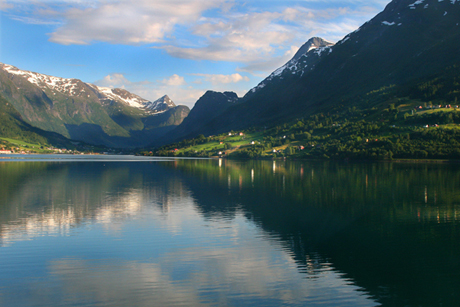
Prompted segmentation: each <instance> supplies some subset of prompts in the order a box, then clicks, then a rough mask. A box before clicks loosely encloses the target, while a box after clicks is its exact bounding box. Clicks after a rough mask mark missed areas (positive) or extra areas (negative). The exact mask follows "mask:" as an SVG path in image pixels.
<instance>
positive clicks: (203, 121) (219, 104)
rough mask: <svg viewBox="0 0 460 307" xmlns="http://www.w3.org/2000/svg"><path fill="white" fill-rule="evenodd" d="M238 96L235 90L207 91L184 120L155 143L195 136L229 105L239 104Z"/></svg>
mask: <svg viewBox="0 0 460 307" xmlns="http://www.w3.org/2000/svg"><path fill="white" fill-rule="evenodd" d="M238 101H239V98H238V96H237V95H236V94H235V93H233V92H224V93H219V92H214V91H207V92H206V93H205V94H204V95H203V96H202V97H201V98H200V99H198V101H197V102H196V103H195V106H194V107H193V109H192V110H191V111H190V114H189V115H188V116H187V118H185V119H184V121H183V122H182V123H181V124H180V125H179V126H178V127H177V128H175V129H174V130H172V131H171V132H170V133H168V134H166V135H165V136H164V137H163V138H161V139H159V141H157V142H154V144H166V143H171V142H173V141H176V140H179V139H182V138H187V137H193V136H194V135H196V134H197V132H199V131H201V130H202V129H203V128H204V127H206V125H207V124H209V122H211V121H212V120H213V119H215V118H216V117H217V116H219V115H220V114H222V113H223V112H224V111H225V110H227V109H228V108H229V107H231V106H233V105H235V104H237V103H238Z"/></svg>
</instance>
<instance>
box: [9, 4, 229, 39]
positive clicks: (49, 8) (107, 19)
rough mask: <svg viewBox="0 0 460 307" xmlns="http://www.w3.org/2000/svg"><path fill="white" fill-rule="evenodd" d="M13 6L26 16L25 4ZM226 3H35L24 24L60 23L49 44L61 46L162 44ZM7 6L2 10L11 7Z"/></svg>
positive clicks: (23, 19)
mask: <svg viewBox="0 0 460 307" xmlns="http://www.w3.org/2000/svg"><path fill="white" fill-rule="evenodd" d="M13 3H16V8H17V9H18V10H21V12H22V13H24V10H26V9H24V4H23V3H22V1H19V2H15V1H13ZM223 3H224V0H213V1H208V0H155V1H149V0H136V1H131V0H119V1H110V0H106V1H62V0H61V1H36V2H33V3H31V4H30V7H29V8H28V9H27V11H28V14H30V15H32V17H24V16H23V17H21V21H23V22H26V23H35V24H38V23H48V24H49V23H56V22H57V21H59V23H60V26H59V27H57V29H56V30H55V31H53V32H52V33H50V34H49V35H50V41H51V42H55V43H58V44H64V45H71V44H77V45H84V44H90V43H93V42H107V43H112V44H128V45H137V44H151V43H158V42H163V41H164V40H165V38H166V37H167V36H168V35H172V34H173V33H174V30H175V28H176V26H180V25H190V24H193V23H194V22H196V21H197V20H198V19H199V18H200V17H201V15H202V13H203V12H204V11H207V10H209V9H212V8H217V7H219V6H221V5H222V4H223ZM6 5H7V4H2V6H1V7H2V8H3V7H5V8H8V9H11V8H12V7H11V4H9V5H8V7H7V6H6ZM63 7H64V9H63ZM18 18H20V17H18ZM50 18H52V20H50Z"/></svg>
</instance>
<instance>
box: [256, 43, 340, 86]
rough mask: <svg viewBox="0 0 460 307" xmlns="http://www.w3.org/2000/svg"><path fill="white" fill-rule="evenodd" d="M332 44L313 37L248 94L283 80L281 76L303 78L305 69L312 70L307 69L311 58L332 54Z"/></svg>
mask: <svg viewBox="0 0 460 307" xmlns="http://www.w3.org/2000/svg"><path fill="white" fill-rule="evenodd" d="M333 45H334V43H331V42H328V41H326V40H323V39H322V38H319V37H314V38H311V39H310V40H308V41H307V42H306V43H305V44H304V45H303V46H302V47H301V48H300V49H299V51H297V53H296V54H295V55H294V57H293V58H292V59H291V60H289V61H288V62H287V63H286V64H284V65H283V66H281V67H280V68H278V69H276V70H275V71H274V72H272V73H271V74H270V75H269V76H268V77H267V78H266V79H265V80H263V81H262V82H260V83H259V84H258V85H257V86H256V87H254V88H253V89H251V90H250V91H249V93H255V92H256V91H258V90H260V89H262V88H264V87H265V86H266V85H267V84H268V83H269V82H271V81H273V80H275V79H283V74H285V73H290V74H291V75H298V76H303V74H304V73H305V71H306V70H307V69H312V67H309V66H310V65H309V62H311V58H312V57H314V58H318V57H320V56H322V55H323V53H330V52H332V48H331V47H332V46H333Z"/></svg>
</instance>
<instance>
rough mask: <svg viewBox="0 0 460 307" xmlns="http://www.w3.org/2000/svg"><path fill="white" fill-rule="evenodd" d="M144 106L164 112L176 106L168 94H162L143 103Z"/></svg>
mask: <svg viewBox="0 0 460 307" xmlns="http://www.w3.org/2000/svg"><path fill="white" fill-rule="evenodd" d="M144 107H145V108H146V109H148V110H150V111H155V112H165V111H167V110H169V109H171V108H174V107H176V104H175V103H174V101H172V100H171V98H169V97H168V95H164V96H163V97H161V98H159V99H157V100H155V101H153V102H147V103H145V104H144Z"/></svg>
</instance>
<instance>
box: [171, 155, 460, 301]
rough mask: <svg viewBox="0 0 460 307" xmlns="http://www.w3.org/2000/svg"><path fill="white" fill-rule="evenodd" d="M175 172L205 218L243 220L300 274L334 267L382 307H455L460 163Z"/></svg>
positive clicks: (202, 165)
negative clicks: (283, 252)
mask: <svg viewBox="0 0 460 307" xmlns="http://www.w3.org/2000/svg"><path fill="white" fill-rule="evenodd" d="M219 163H220V165H219ZM176 168H177V169H179V170H181V172H182V173H183V174H184V175H185V177H184V182H186V185H187V186H188V187H189V188H190V190H191V191H192V195H193V197H194V198H195V199H196V202H197V206H198V207H199V210H201V212H202V214H203V215H204V216H206V217H208V218H215V217H218V218H221V217H225V218H231V217H232V215H233V214H235V213H236V212H238V211H239V212H241V211H242V212H244V214H245V216H246V217H247V218H248V219H251V220H254V221H255V222H256V223H257V224H258V225H260V226H261V227H262V228H263V229H264V231H266V232H268V233H271V234H272V235H273V236H274V237H276V238H277V239H279V240H281V241H283V242H284V244H285V245H286V247H287V248H288V249H289V250H291V251H292V252H293V253H294V257H295V259H296V261H297V264H298V267H299V269H300V270H305V271H311V270H309V269H310V268H311V266H312V265H316V266H318V265H320V264H319V263H332V266H333V267H335V268H336V269H337V270H339V271H341V272H343V273H344V274H345V275H344V277H345V278H349V279H350V280H352V281H353V282H354V283H355V284H356V285H358V286H360V287H362V288H364V289H365V290H366V291H368V292H369V293H370V294H371V295H372V296H373V297H374V298H375V299H376V300H377V301H378V302H380V303H381V304H383V305H385V306H438V305H444V306H452V305H457V304H458V303H460V294H459V293H458V291H457V290H458V289H459V286H460V265H459V264H458V259H459V256H460V246H459V244H458V242H459V239H460V227H459V220H460V206H459V204H460V193H458V192H457V191H458V187H459V184H460V173H459V172H458V170H459V166H457V165H433V164H431V165H430V164H333V163H296V162H292V163H289V162H260V161H252V162H247V163H243V162H241V163H239V162H234V161H220V162H217V161H196V162H194V163H193V165H192V164H191V163H190V162H187V161H183V162H182V161H181V162H180V163H179V165H176Z"/></svg>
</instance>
